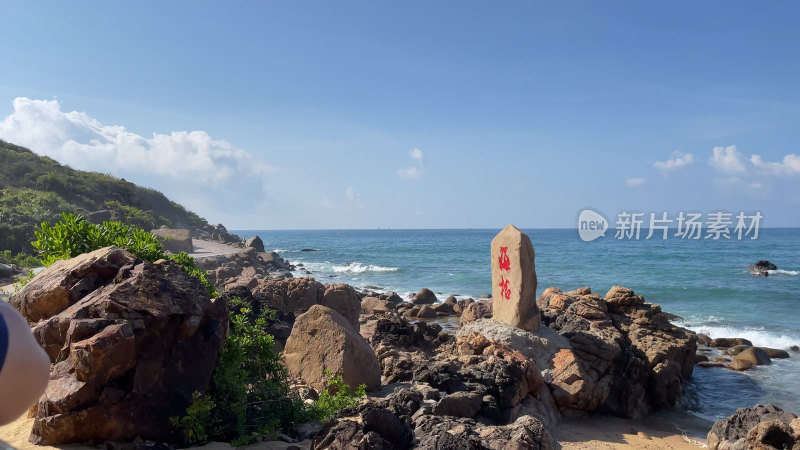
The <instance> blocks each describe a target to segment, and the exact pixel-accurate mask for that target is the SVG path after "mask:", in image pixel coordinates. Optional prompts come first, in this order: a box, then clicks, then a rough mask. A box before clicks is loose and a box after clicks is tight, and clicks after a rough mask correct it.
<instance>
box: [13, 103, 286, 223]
mask: <svg viewBox="0 0 800 450" xmlns="http://www.w3.org/2000/svg"><path fill="white" fill-rule="evenodd" d="M13 106H14V111H13V112H12V113H11V114H9V115H8V116H6V117H5V118H3V119H2V120H1V121H0V139H3V140H5V141H8V142H11V143H14V144H17V145H21V146H23V147H28V148H29V149H31V150H33V151H34V152H36V153H38V154H40V155H45V156H49V157H51V158H53V159H55V160H56V161H58V162H60V163H62V164H68V165H70V166H71V167H73V168H75V169H81V170H92V171H97V172H102V173H110V174H112V175H115V176H118V177H125V178H127V179H128V180H130V181H132V182H134V183H136V184H139V185H143V186H147V187H152V188H155V189H158V190H160V191H162V192H164V194H166V195H167V196H168V197H170V198H171V199H173V200H175V201H177V202H179V203H182V204H184V205H186V206H188V207H190V208H192V209H194V210H195V211H196V212H197V213H199V214H200V215H203V216H206V217H207V218H209V220H212V221H213V220H214V219H213V217H214V216H216V215H219V214H220V212H221V211H226V212H229V213H232V212H236V211H242V210H251V209H253V208H257V207H258V205H259V204H260V203H261V202H263V201H266V200H265V199H266V197H265V194H266V192H265V191H267V184H266V183H268V178H267V177H266V175H268V174H270V173H272V172H274V171H275V169H274V168H273V167H272V166H270V165H268V164H265V163H263V162H261V161H260V160H259V159H258V158H257V157H255V156H254V155H252V154H250V153H248V152H246V151H244V150H241V149H238V148H235V147H234V146H233V145H232V144H230V143H229V142H226V141H223V140H217V139H213V138H211V136H209V135H208V133H206V132H205V131H174V132H172V133H170V134H158V133H153V135H152V137H144V136H141V135H138V134H136V133H134V132H131V131H128V130H127V129H126V128H125V127H124V126H121V125H106V124H103V123H102V122H100V121H98V120H96V119H94V118H92V117H91V116H90V115H88V114H86V113H84V112H78V111H71V112H64V111H62V110H61V105H60V104H59V102H58V101H57V100H32V99H29V98H25V97H18V98H16V99H14V101H13ZM254 196H255V197H254Z"/></svg>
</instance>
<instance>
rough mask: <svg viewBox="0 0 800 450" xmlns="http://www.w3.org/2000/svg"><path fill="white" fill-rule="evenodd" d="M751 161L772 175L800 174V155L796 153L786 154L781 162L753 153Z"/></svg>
mask: <svg viewBox="0 0 800 450" xmlns="http://www.w3.org/2000/svg"><path fill="white" fill-rule="evenodd" d="M750 163H751V164H753V166H755V167H756V168H757V169H759V170H761V171H763V172H765V173H768V174H770V175H798V174H800V156H798V155H795V154H794V153H790V154H788V155H786V156H784V157H783V160H782V161H781V162H769V161H764V160H763V159H762V158H761V155H752V156H750Z"/></svg>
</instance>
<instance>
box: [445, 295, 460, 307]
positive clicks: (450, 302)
mask: <svg viewBox="0 0 800 450" xmlns="http://www.w3.org/2000/svg"><path fill="white" fill-rule="evenodd" d="M444 303H445V304H446V305H450V307H451V308H452V307H453V306H455V305H456V304H457V303H458V299H457V298H456V296H455V295H451V296H449V297H447V300H445V301H444Z"/></svg>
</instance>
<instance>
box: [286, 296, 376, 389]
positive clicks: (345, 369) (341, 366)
mask: <svg viewBox="0 0 800 450" xmlns="http://www.w3.org/2000/svg"><path fill="white" fill-rule="evenodd" d="M283 356H284V361H285V363H286V367H287V368H288V369H289V373H290V374H291V375H292V376H295V377H297V378H300V379H301V380H303V381H304V382H306V383H308V384H309V385H310V386H312V387H314V388H315V389H317V390H323V389H325V387H326V386H325V371H326V370H330V371H331V372H332V373H333V374H334V375H341V376H342V380H343V381H344V382H345V383H347V384H349V385H350V386H354V387H355V386H358V385H359V384H362V383H363V384H366V385H367V388H368V389H375V388H377V387H379V386H380V384H381V367H380V365H379V364H378V359H377V357H376V356H375V353H373V351H372V348H371V347H370V346H369V344H368V343H367V341H366V340H365V339H364V338H363V337H362V336H361V335H360V334H359V333H358V331H357V330H356V329H355V328H354V327H353V325H352V324H351V323H350V322H349V321H348V320H347V319H345V318H344V317H343V316H342V315H341V314H339V313H338V312H336V311H334V310H333V309H331V308H328V307H326V306H322V305H313V306H311V308H309V310H308V311H307V312H305V313H303V314H302V315H300V316H298V317H297V319H296V320H295V323H294V327H293V328H292V333H291V334H290V335H289V339H288V340H287V341H286V348H285V349H284V353H283Z"/></svg>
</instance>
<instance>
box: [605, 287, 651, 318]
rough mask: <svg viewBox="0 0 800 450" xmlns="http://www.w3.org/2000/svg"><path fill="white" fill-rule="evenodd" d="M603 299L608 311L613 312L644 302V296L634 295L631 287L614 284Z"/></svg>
mask: <svg viewBox="0 0 800 450" xmlns="http://www.w3.org/2000/svg"><path fill="white" fill-rule="evenodd" d="M605 299H606V304H607V305H608V309H609V311H615V312H616V311H624V310H625V309H627V308H630V307H635V306H640V305H643V304H644V298H643V297H642V296H641V295H634V293H633V291H632V290H631V289H628V288H626V287H624V286H614V287H612V288H611V289H609V290H608V292H607V293H606V297H605Z"/></svg>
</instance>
